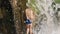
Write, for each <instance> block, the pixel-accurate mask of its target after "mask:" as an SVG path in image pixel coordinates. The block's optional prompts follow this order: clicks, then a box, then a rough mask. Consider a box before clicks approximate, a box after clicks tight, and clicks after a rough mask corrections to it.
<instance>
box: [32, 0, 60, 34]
mask: <svg viewBox="0 0 60 34" xmlns="http://www.w3.org/2000/svg"><path fill="white" fill-rule="evenodd" d="M53 2H54V0H35V8H36V7H37V8H38V10H39V12H40V13H39V15H38V16H37V20H36V21H35V23H36V25H35V27H33V33H34V34H60V24H59V23H60V22H58V20H57V17H56V14H55V13H56V12H57V11H54V9H53V8H52V3H53ZM32 5H33V4H32Z"/></svg>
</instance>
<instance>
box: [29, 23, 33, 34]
mask: <svg viewBox="0 0 60 34" xmlns="http://www.w3.org/2000/svg"><path fill="white" fill-rule="evenodd" d="M29 30H30V34H33V32H32V24H30V26H29Z"/></svg>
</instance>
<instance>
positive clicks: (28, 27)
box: [26, 25, 29, 34]
mask: <svg viewBox="0 0 60 34" xmlns="http://www.w3.org/2000/svg"><path fill="white" fill-rule="evenodd" d="M26 26H27V31H26V32H27V34H29V25H26Z"/></svg>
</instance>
